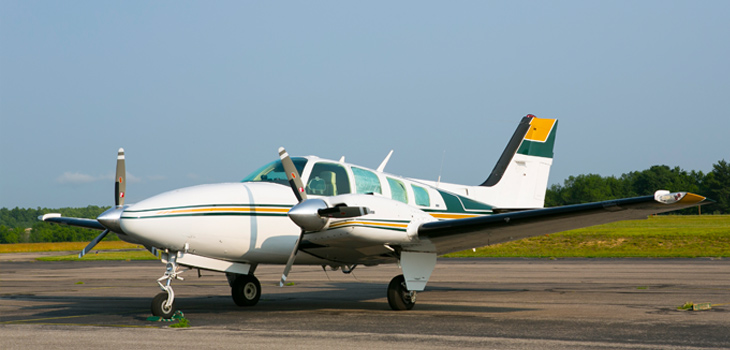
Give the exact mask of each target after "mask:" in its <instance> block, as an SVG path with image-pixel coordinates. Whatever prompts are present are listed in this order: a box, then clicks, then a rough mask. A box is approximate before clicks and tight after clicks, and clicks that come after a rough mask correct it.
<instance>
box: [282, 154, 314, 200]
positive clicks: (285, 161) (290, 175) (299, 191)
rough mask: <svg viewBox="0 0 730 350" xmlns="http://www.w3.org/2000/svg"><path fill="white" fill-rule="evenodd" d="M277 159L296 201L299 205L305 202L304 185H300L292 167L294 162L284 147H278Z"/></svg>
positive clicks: (297, 174) (299, 180)
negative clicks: (279, 160)
mask: <svg viewBox="0 0 730 350" xmlns="http://www.w3.org/2000/svg"><path fill="white" fill-rule="evenodd" d="M279 158H280V159H281V164H282V165H283V166H284V171H285V172H286V178H287V180H289V186H291V189H292V190H293V191H294V195H295V196H296V197H297V201H298V202H300V203H301V202H302V201H305V200H307V193H306V192H305V191H304V183H302V179H301V178H300V177H299V172H298V171H297V167H295V166H294V162H293V161H292V160H291V158H290V157H289V153H286V150H285V149H284V147H279Z"/></svg>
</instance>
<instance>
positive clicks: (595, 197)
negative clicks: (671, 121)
mask: <svg viewBox="0 0 730 350" xmlns="http://www.w3.org/2000/svg"><path fill="white" fill-rule="evenodd" d="M659 189H663V190H669V191H672V192H674V191H689V192H694V193H697V194H701V195H704V196H706V197H708V198H711V199H713V200H714V201H716V203H714V204H710V205H706V206H704V207H703V208H702V211H703V213H706V214H730V164H729V163H727V162H726V161H725V160H721V161H719V162H717V163H716V164H713V166H712V171H710V172H709V173H707V174H703V173H702V172H701V171H700V172H696V171H694V170H693V171H690V172H687V171H685V170H682V169H681V168H679V167H674V168H670V167H668V166H666V165H656V166H652V167H651V168H649V169H646V170H643V171H633V172H630V173H628V174H623V175H621V176H619V177H615V176H600V175H597V174H587V175H578V176H570V177H568V178H567V179H566V180H565V181H564V182H563V184H554V185H552V186H550V188H548V189H547V193H546V195H545V206H546V207H553V206H560V205H568V204H578V203H587V202H598V201H603V200H609V199H617V198H627V197H636V196H642V195H650V194H653V193H654V191H656V190H659ZM107 209H109V207H98V206H95V205H91V206H88V207H86V208H61V209H48V208H43V209H41V208H37V209H22V208H17V207H16V208H14V209H7V208H0V243H35V242H85V241H91V240H92V239H94V237H96V236H97V235H98V234H99V231H97V230H91V229H84V228H79V227H72V226H64V225H55V224H50V223H47V222H42V221H39V220H38V216H40V215H43V214H46V213H62V214H63V215H64V216H71V217H80V218H90V219H93V218H96V217H97V216H99V214H101V213H102V212H104V211H105V210H107ZM698 212H699V210H697V209H695V208H691V209H685V210H683V211H680V212H679V213H680V214H697V213H698ZM675 213H676V212H675ZM106 239H111V240H118V239H119V238H117V237H116V235H109V236H107V238H106Z"/></svg>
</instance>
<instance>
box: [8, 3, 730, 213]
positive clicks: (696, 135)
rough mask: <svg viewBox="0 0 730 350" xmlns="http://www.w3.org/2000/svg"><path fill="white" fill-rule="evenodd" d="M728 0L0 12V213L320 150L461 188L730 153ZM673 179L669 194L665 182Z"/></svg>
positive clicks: (242, 171) (148, 187) (693, 166)
mask: <svg viewBox="0 0 730 350" xmlns="http://www.w3.org/2000/svg"><path fill="white" fill-rule="evenodd" d="M728 18H730V2H727V1H701V2H693V1H550V2H545V1H535V2H533V1H504V2H491V1H459V2H428V1H401V2H385V1H382V2H379V1H376V2H343V1H327V2H244V1H235V2H228V1H216V2H189V1H187V2H179V1H175V2H172V1H154V2H141V1H123V2H107V1H102V2H99V1H73V2H61V1H8V0H4V1H2V2H0V48H1V49H0V207H11V208H12V207H15V206H20V207H33V208H35V207H64V206H86V205H89V204H95V205H111V204H112V203H113V194H112V193H113V188H114V186H113V173H114V166H115V161H116V152H117V149H118V148H119V147H124V148H125V150H126V153H127V171H128V174H129V175H128V176H129V179H128V187H127V192H128V193H127V195H128V196H127V201H128V202H130V203H131V202H135V201H139V200H141V199H144V198H146V197H149V196H152V195H155V194H157V193H160V192H164V191H167V190H171V189H175V188H179V187H184V186H191V185H196V184H201V183H212V182H230V181H239V180H240V179H241V178H243V177H244V176H245V175H246V174H248V173H249V172H251V171H253V170H255V169H256V168H258V167H259V166H260V165H262V164H263V163H266V162H268V161H270V160H273V159H275V158H276V156H277V148H278V147H279V146H285V147H286V148H287V149H288V151H289V152H290V153H291V154H294V155H310V154H311V155H318V156H320V157H323V158H333V159H339V157H341V156H343V155H345V156H346V157H347V158H346V159H347V161H349V162H352V163H357V164H361V165H364V166H369V167H372V168H375V167H377V166H378V164H379V163H380V162H381V161H382V159H383V158H384V157H385V156H386V154H387V153H388V151H389V150H390V149H394V150H395V152H394V154H393V157H392V158H391V160H390V163H389V164H388V167H387V168H386V171H389V172H391V173H394V174H400V175H405V176H409V177H417V178H424V179H432V180H435V179H436V178H437V177H438V175H439V171H440V167H441V162H442V158H443V159H444V160H443V171H442V180H443V181H446V182H453V183H465V184H478V183H481V182H482V181H483V180H484V179H485V178H486V177H487V175H488V174H489V172H490V171H491V169H492V167H493V166H494V163H495V162H496V160H497V158H498V157H499V155H500V153H501V151H502V149H503V148H504V146H505V145H506V143H507V141H508V139H509V137H510V136H511V134H512V132H513V131H514V128H515V127H516V125H517V123H518V122H519V120H520V118H521V117H522V116H524V115H526V114H528V113H531V114H535V115H537V116H541V117H548V118H557V119H559V129H558V139H557V144H556V146H555V152H556V155H555V162H554V165H553V168H552V173H551V177H550V183H562V181H563V180H564V179H565V178H567V177H568V176H570V175H578V174H587V173H596V174H601V175H604V176H606V175H620V174H622V173H625V172H630V171H634V170H643V169H646V168H648V167H650V166H652V165H657V164H666V165H669V166H672V167H674V166H679V167H681V168H683V169H685V170H701V171H704V172H707V171H709V170H711V169H712V164H714V163H716V162H717V161H719V160H721V159H726V160H730V147H729V146H730V141H729V140H728V130H730V121H728V119H729V118H730V116H729V115H728V109H729V108H728V101H730V99H729V98H730V64H729V63H728V62H730V40H728V34H729V33H730V21H728ZM669 190H681V189H669Z"/></svg>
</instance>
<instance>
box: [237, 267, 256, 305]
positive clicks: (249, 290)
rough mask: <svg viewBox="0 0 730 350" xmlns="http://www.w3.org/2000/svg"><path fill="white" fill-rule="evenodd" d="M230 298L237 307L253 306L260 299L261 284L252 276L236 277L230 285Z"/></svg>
mask: <svg viewBox="0 0 730 350" xmlns="http://www.w3.org/2000/svg"><path fill="white" fill-rule="evenodd" d="M231 296H232V297H233V302H235V303H236V305H238V306H254V305H256V303H258V302H259V299H260V298H261V283H259V280H258V278H256V277H255V276H254V275H238V276H236V277H235V279H234V280H233V282H232V283H231Z"/></svg>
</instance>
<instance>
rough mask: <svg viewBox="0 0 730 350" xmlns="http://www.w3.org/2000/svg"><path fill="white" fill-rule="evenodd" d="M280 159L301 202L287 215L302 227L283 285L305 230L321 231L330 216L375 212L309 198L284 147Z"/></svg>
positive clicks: (280, 149)
mask: <svg viewBox="0 0 730 350" xmlns="http://www.w3.org/2000/svg"><path fill="white" fill-rule="evenodd" d="M279 159H281V164H282V166H283V167H284V171H285V172H286V178H287V180H288V181H289V186H291V189H292V191H294V195H295V196H296V197H297V201H298V202H299V203H298V204H296V205H295V206H293V207H292V208H291V209H290V210H289V213H287V215H288V216H289V218H290V219H291V220H292V221H294V223H295V224H297V226H299V227H301V228H302V230H301V232H300V233H299V237H297V240H296V242H295V243H294V248H293V249H292V251H291V254H289V260H287V262H286V266H285V267H284V273H282V275H281V281H279V286H280V287H283V286H284V284H285V283H286V278H287V276H288V275H289V271H291V267H292V265H293V264H294V260H295V259H296V256H297V252H299V245H300V243H301V242H302V238H303V237H304V233H305V232H307V231H310V232H312V231H319V230H321V229H323V228H324V227H325V225H326V224H327V220H329V219H330V218H352V217H357V216H362V215H366V214H372V213H373V212H372V211H371V210H370V209H368V208H366V207H350V206H347V205H345V204H340V205H336V206H334V207H329V206H328V205H327V202H325V201H324V200H322V199H319V198H312V199H307V193H306V192H305V191H304V183H302V179H301V177H300V176H299V172H298V171H297V168H296V167H295V166H294V162H293V161H292V160H291V157H289V153H287V152H286V150H285V149H284V147H279Z"/></svg>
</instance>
